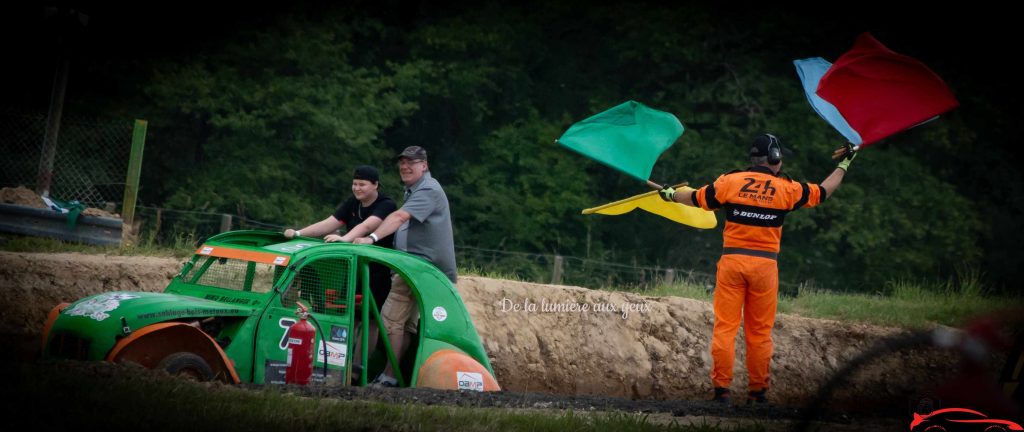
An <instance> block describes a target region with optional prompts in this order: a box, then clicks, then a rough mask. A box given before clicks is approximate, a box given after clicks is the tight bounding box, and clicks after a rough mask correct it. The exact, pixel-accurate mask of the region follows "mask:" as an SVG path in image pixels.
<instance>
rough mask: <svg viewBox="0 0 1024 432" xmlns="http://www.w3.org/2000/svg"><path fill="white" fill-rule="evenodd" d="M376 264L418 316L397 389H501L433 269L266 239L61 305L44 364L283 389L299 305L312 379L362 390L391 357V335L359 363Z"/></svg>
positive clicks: (50, 321)
mask: <svg viewBox="0 0 1024 432" xmlns="http://www.w3.org/2000/svg"><path fill="white" fill-rule="evenodd" d="M370 263H380V264H383V265H385V266H387V267H389V268H390V269H391V270H392V271H393V272H394V273H396V274H398V275H399V276H401V277H402V278H404V279H405V281H406V282H408V284H409V287H410V288H411V290H412V292H413V293H414V295H415V297H416V301H417V304H418V307H419V311H420V322H419V332H418V334H416V337H414V338H412V341H411V342H410V343H409V345H410V346H409V348H408V350H407V351H406V355H405V356H403V357H404V361H403V362H402V363H401V364H400V366H401V367H399V368H396V370H395V372H396V375H397V376H396V378H398V380H399V386H400V387H429V388H440V389H468V390H479V391H497V390H500V387H499V386H498V383H497V381H496V380H495V378H494V371H493V369H492V367H491V364H490V362H489V361H488V359H487V353H486V352H485V351H484V348H483V345H482V344H481V342H480V336H479V335H478V334H477V331H476V328H475V327H474V326H473V322H472V320H471V319H470V316H469V313H468V312H467V311H466V306H465V305H464V304H463V303H462V298H461V297H460V296H459V294H458V292H457V291H456V290H455V288H454V286H452V284H451V282H450V281H449V280H448V278H447V277H445V275H444V274H443V273H441V271H440V270H438V269H437V268H436V267H434V266H433V265H432V264H430V263H429V262H427V261H425V260H423V259H422V258H419V257H416V256H414V255H410V254H407V253H404V252H401V251H396V250H392V249H385V248H380V247H376V246H368V245H353V244H348V243H324V242H323V241H321V240H319V239H311V238H303V237H299V238H295V239H286V238H285V237H284V236H283V235H281V234H280V233H275V232H267V231H233V232H226V233H222V234H219V235H216V236H214V237H211V238H210V239H209V240H207V241H206V242H205V243H203V244H202V246H200V247H199V249H198V250H197V251H196V253H195V255H194V256H193V257H192V258H191V260H189V261H188V262H187V263H185V265H184V267H183V268H182V270H181V272H180V273H178V274H177V275H176V276H175V277H174V278H173V279H172V280H171V282H170V284H169V285H168V286H167V288H166V289H165V290H164V292H162V293H149V292H109V293H103V294H98V295H94V296H91V297H86V298H84V299H81V300H78V301H76V302H74V303H71V304H67V303H62V304H60V305H57V306H56V307H54V308H53V310H51V311H50V313H49V315H48V317H47V320H46V323H45V327H44V329H43V349H42V355H43V357H44V358H68V359H79V360H106V361H113V362H119V361H131V362H135V363H138V364H141V365H142V366H144V367H147V368H151V369H164V370H166V371H168V372H170V373H172V374H180V375H186V376H191V377H193V378H195V379H199V380H206V379H217V380H221V381H224V382H227V383H240V382H251V383H257V384H264V383H269V384H283V383H285V371H286V369H287V367H288V366H289V362H290V360H291V358H290V357H289V353H290V351H288V349H287V348H288V343H289V329H290V327H291V326H292V325H293V324H295V323H296V322H299V318H297V311H296V306H297V304H299V303H301V304H304V305H308V307H309V316H310V322H311V324H313V326H314V329H315V334H314V338H313V342H312V347H315V348H316V349H315V350H314V351H313V352H314V361H313V364H312V368H313V373H312V377H311V380H312V381H313V382H314V383H320V384H332V385H350V384H352V385H362V386H365V385H366V383H367V378H368V377H370V378H372V377H373V376H375V374H377V373H379V372H380V371H382V370H383V368H384V366H385V364H386V362H387V361H393V359H394V353H393V352H392V350H391V347H390V344H389V343H388V341H387V338H386V337H381V338H380V340H381V341H382V343H379V344H376V345H377V350H376V351H375V352H374V353H369V352H368V351H367V350H366V349H362V350H361V351H362V354H361V355H360V357H361V358H360V359H358V361H356V360H357V359H354V358H353V352H354V351H356V349H355V345H357V341H359V342H358V343H359V344H360V345H361V346H363V347H366V346H368V345H367V344H368V341H369V335H370V333H371V332H370V327H371V326H373V327H377V328H378V329H379V332H380V334H381V335H384V334H386V332H385V330H384V329H383V328H382V327H381V326H380V324H379V323H380V322H381V320H380V316H379V313H378V312H377V307H376V305H377V304H378V303H380V302H383V301H384V299H374V298H373V294H372V292H371V291H370V287H369V279H370V278H369V267H368V265H369V264H370ZM362 323H370V325H361V324H362ZM356 338H359V339H356ZM371 354H374V355H371ZM356 364H359V365H366V367H361V366H355V365H356ZM406 377H408V379H405V378H406Z"/></svg>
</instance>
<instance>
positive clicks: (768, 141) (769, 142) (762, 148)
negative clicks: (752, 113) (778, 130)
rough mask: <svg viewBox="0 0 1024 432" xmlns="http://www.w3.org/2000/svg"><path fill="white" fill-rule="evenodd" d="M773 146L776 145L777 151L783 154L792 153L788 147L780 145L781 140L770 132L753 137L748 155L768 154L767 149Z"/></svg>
mask: <svg viewBox="0 0 1024 432" xmlns="http://www.w3.org/2000/svg"><path fill="white" fill-rule="evenodd" d="M773 146H778V147H779V151H781V152H782V153H783V154H793V152H791V151H789V149H788V148H785V147H783V146H782V141H779V138H778V137H776V136H775V135H772V134H762V135H758V137H757V138H754V143H753V144H751V145H750V157H761V156H768V149H769V148H770V147H773Z"/></svg>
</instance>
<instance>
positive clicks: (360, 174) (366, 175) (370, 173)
mask: <svg viewBox="0 0 1024 432" xmlns="http://www.w3.org/2000/svg"><path fill="white" fill-rule="evenodd" d="M352 179H353V180H367V181H371V182H374V183H377V182H379V181H380V173H379V172H377V168H374V167H372V166H369V165H360V166H357V167H356V172H355V173H354V174H352Z"/></svg>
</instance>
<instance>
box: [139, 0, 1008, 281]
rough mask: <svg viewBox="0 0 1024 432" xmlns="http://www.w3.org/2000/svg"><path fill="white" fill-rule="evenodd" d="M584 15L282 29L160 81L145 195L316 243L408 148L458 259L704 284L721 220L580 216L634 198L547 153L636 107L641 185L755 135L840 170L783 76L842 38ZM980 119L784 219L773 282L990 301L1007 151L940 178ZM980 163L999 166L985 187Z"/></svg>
mask: <svg viewBox="0 0 1024 432" xmlns="http://www.w3.org/2000/svg"><path fill="white" fill-rule="evenodd" d="M578 6H579V5H575V4H573V2H556V3H548V2H527V3H526V4H523V5H511V4H502V3H500V2H494V3H487V4H485V5H481V6H479V7H459V6H452V7H443V8H437V9H431V10H420V11H415V12H410V11H408V10H405V9H402V7H401V6H399V5H395V4H386V5H382V6H380V7H377V8H368V7H363V8H362V9H360V8H359V7H353V8H352V10H347V11H341V12H338V11H335V12H328V13H323V14H318V15H312V14H310V15H303V14H286V15H284V16H283V17H282V18H281V19H279V20H277V21H276V22H271V23H270V24H269V25H264V26H261V27H259V28H252V29H250V30H248V31H243V32H240V33H238V34H236V35H234V36H233V37H232V38H231V39H229V40H226V41H221V42H217V43H211V44H210V45H209V46H208V48H207V49H206V50H204V51H203V52H199V53H196V54H195V55H193V56H190V57H187V58H176V59H169V60H166V61H163V62H160V63H157V64H154V67H153V72H152V76H151V77H150V79H149V81H147V83H146V84H145V85H144V90H145V94H146V95H147V96H148V98H149V103H148V104H146V105H145V106H144V107H142V108H140V110H142V111H144V113H145V116H146V117H147V118H149V119H151V123H150V138H149V140H148V143H147V150H146V167H145V169H144V170H143V172H144V178H143V188H142V199H143V200H145V201H146V202H148V203H149V204H151V205H152V204H155V205H159V206H164V207H169V208H174V209H186V210H200V211H210V212H225V213H233V214H239V215H242V216H245V217H248V218H252V219H256V220H262V221H269V222H274V223H278V224H283V225H298V224H306V223H311V222H313V221H317V220H321V219H323V218H324V217H325V216H326V215H327V214H329V212H330V211H331V210H332V209H333V208H334V207H335V206H336V205H337V204H338V203H340V202H341V201H342V200H344V199H345V198H346V197H347V196H349V184H350V173H351V171H352V168H353V167H355V166H356V165H360V164H364V163H369V164H373V165H377V166H378V168H380V169H381V172H382V175H383V179H382V180H383V187H384V190H385V192H387V193H389V194H391V195H392V196H396V197H400V196H401V193H400V192H401V187H400V186H401V185H400V183H399V181H398V176H397V172H396V170H395V169H394V167H393V160H392V159H391V157H392V156H393V155H394V154H395V153H397V152H398V151H399V150H401V149H402V148H403V147H405V146H408V145H422V146H424V147H426V148H427V149H428V151H429V152H430V167H431V172H432V173H433V175H434V176H435V177H436V178H438V179H439V180H440V181H441V183H442V184H443V185H444V186H445V188H446V191H447V192H448V196H449V198H450V200H451V202H452V209H453V217H454V225H455V230H456V241H457V242H458V243H459V244H461V245H467V246H475V247H480V248H485V249H507V250H512V251H523V252H532V253H558V254H562V255H569V256H579V257H587V258H596V259H600V260H604V261H616V262H633V261H635V262H640V263H644V264H646V265H654V266H671V267H677V268H690V269H695V270H698V271H701V272H712V271H713V270H714V265H715V262H716V261H717V258H718V254H719V251H720V248H721V225H722V224H723V223H724V221H721V219H722V217H721V215H719V219H720V222H719V228H717V229H715V230H708V231H698V230H694V229H690V228H686V227H681V226H679V225H676V224H673V223H671V222H669V221H666V220H663V219H660V218H657V217H655V216H652V215H649V214H644V213H639V212H637V213H633V214H629V215H624V216H617V217H607V216H582V215H580V214H579V211H580V210H581V209H583V208H587V207H593V206H596V205H599V204H602V203H605V202H609V201H613V200H618V199H622V198H624V197H627V196H631V195H635V194H638V193H641V192H645V191H646V187H645V186H644V185H642V184H639V183H638V182H636V181H635V180H634V179H631V178H628V176H625V175H622V174H620V173H617V172H614V171H613V170H610V169H608V168H607V167H604V166H602V165H598V164H596V163H593V162H591V161H588V160H584V159H583V158H581V157H579V156H577V155H575V154H572V153H570V152H567V151H565V150H564V149H561V148H559V147H558V146H556V145H554V144H553V140H554V139H555V138H556V137H558V136H559V135H560V134H561V132H563V131H564V130H565V129H566V128H567V127H568V126H569V125H570V124H571V123H573V122H575V121H578V120H581V119H583V118H585V117H588V116H590V115H591V114H593V113H595V112H598V111H601V110H604V109H607V108H609V107H611V106H614V105H616V104H618V103H621V102H623V101H625V100H629V99H635V100H638V101H641V102H643V103H645V104H647V105H649V106H651V107H654V108H657V109H661V110H666V111H669V112H672V113H674V114H676V115H677V116H678V117H679V118H680V120H681V121H682V122H683V124H684V125H685V126H686V129H687V130H686V132H685V134H684V135H683V137H682V138H681V139H680V141H679V142H678V143H677V144H676V145H675V146H674V147H672V148H671V149H669V150H668V151H667V152H666V153H665V154H664V155H662V157H661V159H660V160H659V161H658V163H657V164H656V166H655V170H654V173H653V180H655V181H659V182H677V181H689V182H690V183H691V184H692V185H693V186H701V185H703V184H706V183H709V182H712V181H714V179H715V178H716V177H717V176H718V175H720V174H721V173H724V172H727V171H730V170H732V169H737V168H744V167H746V165H747V161H746V160H745V156H746V149H747V143H749V141H750V140H751V139H752V138H753V137H754V136H755V135H756V134H758V133H762V132H765V131H770V132H773V133H776V134H777V135H779V136H781V137H782V140H783V142H784V144H785V145H786V146H788V147H790V148H792V149H794V150H795V154H793V155H790V156H787V158H786V162H785V166H784V170H785V171H786V172H788V173H789V174H790V175H791V176H793V177H794V178H795V179H797V180H801V181H810V182H814V183H817V182H820V181H821V180H822V179H824V178H825V177H826V176H827V175H828V174H829V173H830V172H831V171H832V169H833V167H834V162H833V161H831V160H830V159H829V158H828V156H829V155H830V153H831V150H832V149H834V148H836V147H838V146H839V145H841V144H842V139H841V137H840V136H839V135H838V133H836V132H835V131H834V130H832V129H831V128H830V127H829V126H828V125H827V124H826V123H825V122H823V121H822V120H820V119H819V118H818V117H817V115H816V114H815V113H814V112H813V110H812V109H811V108H810V106H809V105H808V103H807V101H806V100H805V98H804V95H803V92H802V89H801V87H800V84H799V80H798V79H797V77H796V73H795V71H794V70H793V67H792V64H791V61H792V59H795V58H800V57H806V56H809V55H825V56H826V57H831V58H834V57H836V56H838V55H839V54H840V53H841V51H840V50H842V49H845V47H847V46H849V43H850V40H851V39H852V36H851V35H849V34H846V33H842V32H840V33H836V34H832V33H830V32H828V31H824V30H822V29H816V30H813V29H812V30H806V31H803V30H799V29H801V28H803V27H806V26H802V25H799V24H801V22H802V21H801V18H800V17H797V16H788V15H786V14H782V13H775V12H772V19H765V17H764V16H763V13H765V12H764V11H760V10H752V11H746V12H745V11H723V10H720V9H716V8H714V7H709V6H700V5H687V6H686V7H667V6H665V7H637V6H635V5H618V4H609V5H593V6H588V7H585V8H583V7H578ZM395 16H400V17H403V18H401V19H399V18H395ZM821 47H830V48H829V51H827V52H824V51H823V49H822V48H821ZM809 50H811V51H810V52H808V51H809ZM940 74H941V71H940ZM969 84H970V83H967V84H965V85H969ZM965 93H969V92H965ZM969 97H970V96H968V98H969ZM965 100H970V99H965ZM977 103H978V104H979V106H981V107H982V108H984V109H982V110H980V111H979V113H978V114H972V113H970V112H966V110H964V111H965V112H962V113H961V112H959V111H954V113H953V114H952V115H950V116H944V117H943V118H942V119H941V120H939V121H937V122H933V123H931V124H928V125H924V126H921V127H918V128H916V129H914V130H911V131H908V132H904V133H902V134H900V135H898V136H896V137H894V138H891V139H889V140H886V141H885V142H883V143H880V144H877V145H875V146H873V147H871V148H869V149H867V150H865V151H864V153H863V154H862V155H860V156H859V157H858V159H857V161H856V162H855V163H854V164H853V165H852V167H851V170H850V173H849V175H848V176H847V178H846V180H845V182H844V183H843V185H842V187H841V188H840V189H839V191H838V192H837V193H836V194H835V196H834V197H833V198H831V199H830V200H828V201H827V202H826V203H824V204H823V205H822V206H821V207H820V208H816V209H809V210H801V211H797V212H795V213H792V214H790V215H789V217H788V218H787V223H786V228H785V235H784V241H783V253H782V257H781V262H780V268H781V277H782V278H783V280H784V281H791V282H792V281H795V282H804V281H813V283H814V284H815V285H816V286H822V287H830V288H843V289H847V290H870V287H872V286H878V285H879V284H881V283H883V282H885V281H887V280H890V279H893V278H897V277H914V278H939V279H942V278H945V277H948V276H949V275H952V274H953V273H954V272H955V268H956V267H957V266H959V265H967V266H979V265H984V266H985V268H986V270H987V272H986V274H989V275H995V276H998V278H999V279H997V280H1000V281H1005V280H1009V279H1008V278H1009V275H1012V274H1016V273H1014V270H1012V268H1010V267H1011V266H1012V265H1015V263H1019V261H1020V259H1018V258H1013V256H1017V255H1020V254H1011V253H1008V251H1007V248H1006V247H1003V248H1001V249H1000V248H996V249H995V250H998V251H999V252H1000V253H999V254H995V253H986V252H985V251H986V250H990V248H991V247H992V245H993V244H1000V243H999V242H1000V239H999V235H1001V234H997V233H1003V232H1007V233H1009V234H1008V235H1010V236H1014V237H1013V238H1016V236H1019V235H1020V234H1016V233H1014V232H1013V231H1019V230H1012V227H1014V226H1015V225H1014V223H1016V222H1015V221H1016V220H1017V219H1016V218H1014V215H1020V214H1022V213H1024V207H1022V206H1021V205H1020V200H1012V199H1011V197H1012V196H1013V195H1011V194H1012V193H1018V195H1019V192H1020V190H1019V189H1020V187H1021V185H1020V184H1019V183H1020V182H1019V181H1018V182H1014V183H1011V184H1009V185H1002V184H1001V181H1000V179H1014V178H1016V179H1017V180H1019V173H1015V171H1011V170H1010V168H1013V169H1015V168H1016V167H1014V166H1012V165H1010V164H1009V163H1007V162H1005V158H1002V157H1001V156H1000V154H999V153H998V152H978V153H968V154H967V155H966V156H965V157H963V159H964V160H963V161H962V162H961V163H962V164H963V165H967V166H969V167H971V168H973V169H974V173H975V174H974V175H973V176H971V178H969V179H966V180H965V179H962V178H960V177H961V176H960V173H962V171H961V170H960V169H959V168H960V164H958V163H957V162H953V161H957V159H958V157H957V155H962V154H964V152H963V151H962V150H963V149H964V148H982V147H984V146H989V147H992V144H991V143H992V142H993V140H998V139H1003V137H1004V136H1003V135H998V133H997V132H998V130H997V131H987V130H978V127H977V126H974V125H975V124H988V123H989V122H990V121H985V122H983V123H975V122H977V121H981V120H979V118H980V117H984V116H989V117H991V116H994V115H995V111H994V108H993V107H991V106H985V105H983V104H982V102H981V101H977ZM991 122H992V123H994V125H995V126H996V127H1002V128H1005V125H1001V124H998V123H995V122H994V121H991ZM999 130H1003V129H999ZM988 166H994V167H996V168H997V169H995V170H994V171H992V173H991V175H990V176H987V175H983V174H982V172H985V169H986V167H988ZM997 184H998V185H999V187H995V186H996V185H997ZM979 195H980V196H979ZM1002 201H1009V204H1007V205H1006V206H1002V205H1000V206H998V207H997V209H996V210H995V211H987V210H986V211H985V212H982V209H983V208H985V209H988V208H990V207H992V206H993V205H994V204H996V203H999V204H1002ZM180 223H182V224H185V223H186V222H180ZM178 229H184V230H185V231H188V229H187V227H185V225H182V227H181V228H178ZM471 265H478V264H476V263H473V264H471ZM531 268H536V266H531ZM499 270H500V271H502V272H515V270H514V269H509V268H508V267H502V268H501V269H499ZM530 271H531V272H532V270H530ZM523 277H525V275H524V276H523Z"/></svg>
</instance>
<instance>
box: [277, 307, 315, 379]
mask: <svg viewBox="0 0 1024 432" xmlns="http://www.w3.org/2000/svg"><path fill="white" fill-rule="evenodd" d="M297 304H298V305H299V308H298V310H296V311H295V313H296V314H297V315H298V316H299V322H297V323H295V324H292V326H291V328H289V329H288V366H287V369H285V372H284V382H285V383H288V384H299V385H306V384H309V377H310V376H312V375H313V337H314V336H315V335H316V331H314V330H313V326H312V325H310V324H309V322H307V321H306V318H308V317H309V312H308V310H307V309H306V307H305V306H304V305H303V304H302V303H297Z"/></svg>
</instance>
